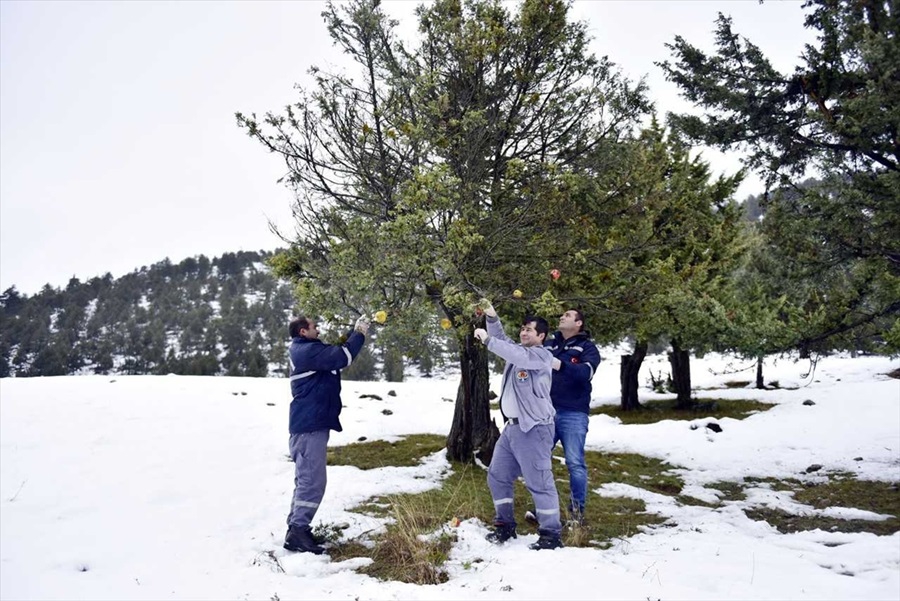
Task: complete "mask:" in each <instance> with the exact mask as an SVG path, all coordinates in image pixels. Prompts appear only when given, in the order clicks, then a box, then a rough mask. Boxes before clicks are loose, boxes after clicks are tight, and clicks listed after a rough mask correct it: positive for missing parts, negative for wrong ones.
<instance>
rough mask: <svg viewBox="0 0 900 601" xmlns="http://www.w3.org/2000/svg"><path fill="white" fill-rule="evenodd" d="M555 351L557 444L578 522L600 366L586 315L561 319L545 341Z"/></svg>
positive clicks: (572, 311) (571, 312)
mask: <svg viewBox="0 0 900 601" xmlns="http://www.w3.org/2000/svg"><path fill="white" fill-rule="evenodd" d="M544 346H545V348H547V349H548V350H549V351H550V352H551V353H553V357H554V358H553V365H552V367H553V384H552V386H551V388H550V399H551V400H552V401H553V408H554V409H556V434H555V436H554V444H556V442H557V441H562V446H563V451H564V453H565V456H566V467H567V468H568V470H569V485H570V488H571V491H572V492H571V499H570V501H569V512H570V514H571V517H572V519H574V520H576V521H578V522H579V523H580V522H582V521H583V519H584V503H585V497H586V495H587V465H586V464H585V462H584V442H585V439H586V438H587V432H588V414H589V412H590V407H591V390H592V385H591V380H592V379H593V377H594V373H595V372H596V371H597V367H598V366H599V365H600V351H598V350H597V345H595V344H594V343H593V341H592V340H591V338H590V334H588V333H587V332H586V331H585V329H584V315H583V314H582V313H581V311H578V310H576V309H569V310H568V311H566V312H565V313H563V314H562V315H561V316H560V318H559V331H557V332H555V333H554V334H553V337H552V338H550V339H548V340H547V342H545V343H544Z"/></svg>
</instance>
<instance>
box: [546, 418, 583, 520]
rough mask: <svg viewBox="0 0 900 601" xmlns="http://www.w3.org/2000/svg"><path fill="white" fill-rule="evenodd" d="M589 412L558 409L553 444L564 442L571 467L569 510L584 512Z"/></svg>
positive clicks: (567, 462) (567, 464)
mask: <svg viewBox="0 0 900 601" xmlns="http://www.w3.org/2000/svg"><path fill="white" fill-rule="evenodd" d="M587 431H588V414H587V413H582V412H581V411H557V412H556V434H555V435H554V437H553V444H554V445H555V444H556V443H557V442H558V441H561V442H562V446H563V451H564V452H565V456H566V467H567V468H568V469H569V487H570V489H571V491H572V492H571V495H572V498H571V500H570V501H569V511H579V512H581V513H584V501H585V496H586V494H587V465H586V464H585V462H584V441H585V439H586V438H587Z"/></svg>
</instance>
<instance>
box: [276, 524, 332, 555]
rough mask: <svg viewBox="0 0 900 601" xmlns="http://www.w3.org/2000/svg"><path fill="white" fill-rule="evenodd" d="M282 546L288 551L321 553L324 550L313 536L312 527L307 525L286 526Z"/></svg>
mask: <svg viewBox="0 0 900 601" xmlns="http://www.w3.org/2000/svg"><path fill="white" fill-rule="evenodd" d="M284 548H285V549H287V550H288V551H300V552H301V553H314V554H316V555H321V554H322V553H324V552H325V549H324V547H321V546H319V543H318V542H317V541H316V539H315V538H313V534H312V529H311V528H310V527H309V526H307V527H305V528H301V527H298V526H291V527H289V528H288V531H287V534H286V535H285V536H284Z"/></svg>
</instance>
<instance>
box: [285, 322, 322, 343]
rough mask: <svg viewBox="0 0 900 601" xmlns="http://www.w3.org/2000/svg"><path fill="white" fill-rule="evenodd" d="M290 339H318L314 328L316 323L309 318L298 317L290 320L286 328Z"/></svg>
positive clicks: (317, 331) (317, 333) (317, 332)
mask: <svg viewBox="0 0 900 601" xmlns="http://www.w3.org/2000/svg"><path fill="white" fill-rule="evenodd" d="M288 330H289V331H290V334H291V338H309V339H311V340H315V339H316V338H318V337H319V330H318V328H317V327H316V321H315V320H314V319H311V318H309V317H298V318H297V319H294V320H291V324H290V326H289V327H288Z"/></svg>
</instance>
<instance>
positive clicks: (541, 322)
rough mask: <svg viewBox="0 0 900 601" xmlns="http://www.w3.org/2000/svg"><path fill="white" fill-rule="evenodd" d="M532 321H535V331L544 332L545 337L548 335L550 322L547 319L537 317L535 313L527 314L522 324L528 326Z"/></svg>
mask: <svg viewBox="0 0 900 601" xmlns="http://www.w3.org/2000/svg"><path fill="white" fill-rule="evenodd" d="M531 322H534V331H535V332H537V333H538V334H543V335H544V338H546V337H547V332H549V331H550V324H548V323H547V320H546V319H544V318H543V317H535V316H534V315H526V316H525V319H523V320H522V325H523V326H527V325H528V324H530V323H531Z"/></svg>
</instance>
